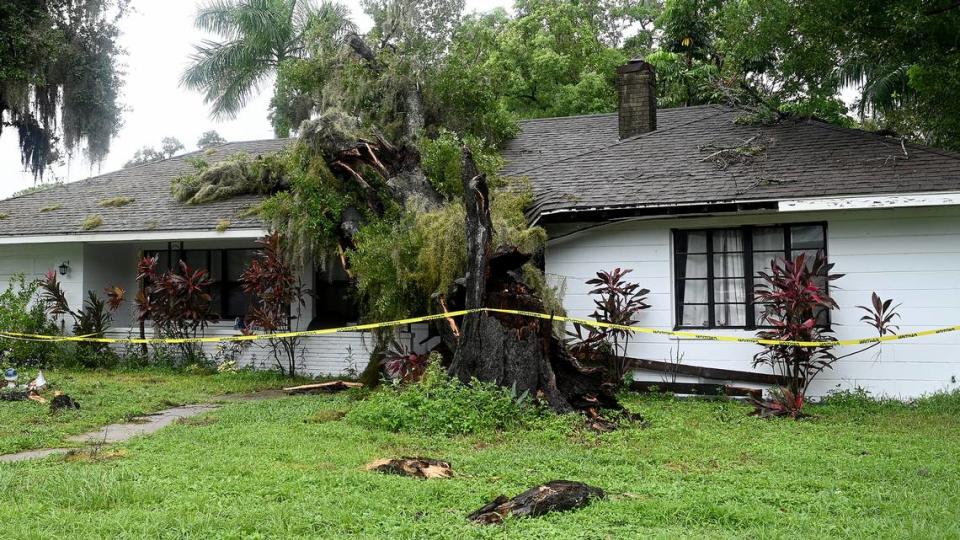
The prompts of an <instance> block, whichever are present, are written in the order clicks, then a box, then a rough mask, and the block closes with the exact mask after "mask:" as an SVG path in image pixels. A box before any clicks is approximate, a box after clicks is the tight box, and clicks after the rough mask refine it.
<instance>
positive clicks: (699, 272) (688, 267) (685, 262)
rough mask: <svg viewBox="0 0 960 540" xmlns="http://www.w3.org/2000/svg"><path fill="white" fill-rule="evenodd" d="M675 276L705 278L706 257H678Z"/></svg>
mask: <svg viewBox="0 0 960 540" xmlns="http://www.w3.org/2000/svg"><path fill="white" fill-rule="evenodd" d="M677 276H678V277H681V278H705V277H707V256H706V255H678V256H677Z"/></svg>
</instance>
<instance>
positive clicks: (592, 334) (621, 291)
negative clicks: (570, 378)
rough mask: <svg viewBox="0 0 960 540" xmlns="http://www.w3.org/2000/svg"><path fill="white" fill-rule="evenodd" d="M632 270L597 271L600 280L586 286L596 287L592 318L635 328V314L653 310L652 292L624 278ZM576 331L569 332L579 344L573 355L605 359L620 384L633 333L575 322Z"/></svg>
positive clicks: (572, 348)
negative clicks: (648, 298)
mask: <svg viewBox="0 0 960 540" xmlns="http://www.w3.org/2000/svg"><path fill="white" fill-rule="evenodd" d="M630 272H632V270H631V269H629V268H628V269H625V270H624V269H620V268H615V269H613V271H611V272H605V271H602V272H597V277H596V278H593V279H590V280H588V281H587V282H586V283H587V285H591V286H593V287H594V288H593V289H591V290H590V294H591V295H593V296H594V297H595V298H594V300H593V303H594V311H593V313H592V314H591V315H590V316H591V317H592V318H593V319H594V320H596V321H597V322H601V323H610V324H616V325H619V326H633V325H634V324H636V322H637V321H636V319H635V317H636V315H637V314H638V313H640V312H641V311H642V310H644V309H648V308H649V307H650V305H649V304H647V303H646V300H647V295H648V294H650V290H649V289H642V288H640V285H639V284H637V283H633V282H631V281H627V280H626V278H625V276H626V275H627V274H629V273H630ZM573 326H574V331H573V332H568V335H570V336H571V337H573V338H574V339H575V340H576V342H575V343H574V344H573V345H572V346H571V350H572V352H573V353H574V354H575V355H577V356H579V357H581V358H584V359H587V360H598V359H601V360H602V359H606V360H607V364H608V365H609V367H610V370H611V371H610V372H611V375H612V377H611V378H614V379H615V380H614V382H616V383H618V384H619V383H621V382H622V381H623V379H624V377H625V376H626V374H627V373H628V372H629V371H630V361H629V360H628V359H627V358H628V357H627V349H628V347H629V345H630V339H631V338H632V337H633V332H631V331H630V330H627V329H625V328H607V327H590V326H586V330H585V329H584V328H585V325H581V324H577V323H575V324H574V325H573Z"/></svg>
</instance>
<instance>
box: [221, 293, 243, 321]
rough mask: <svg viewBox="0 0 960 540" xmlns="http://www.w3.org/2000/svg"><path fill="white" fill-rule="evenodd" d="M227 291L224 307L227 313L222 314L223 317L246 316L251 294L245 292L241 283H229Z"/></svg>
mask: <svg viewBox="0 0 960 540" xmlns="http://www.w3.org/2000/svg"><path fill="white" fill-rule="evenodd" d="M226 291H227V302H226V307H225V308H224V310H225V313H224V314H223V315H222V316H223V318H224V319H234V318H236V317H243V316H245V315H246V314H247V309H248V308H249V307H250V296H249V295H247V293H245V292H243V289H242V288H241V287H240V285H227V286H226Z"/></svg>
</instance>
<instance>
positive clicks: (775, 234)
mask: <svg viewBox="0 0 960 540" xmlns="http://www.w3.org/2000/svg"><path fill="white" fill-rule="evenodd" d="M753 250H754V251H758V250H780V251H781V252H782V251H783V227H757V228H756V229H754V230H753Z"/></svg>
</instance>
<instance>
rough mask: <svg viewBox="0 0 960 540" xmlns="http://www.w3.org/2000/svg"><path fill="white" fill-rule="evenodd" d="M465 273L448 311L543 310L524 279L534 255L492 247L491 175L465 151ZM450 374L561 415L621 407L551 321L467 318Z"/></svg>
mask: <svg viewBox="0 0 960 540" xmlns="http://www.w3.org/2000/svg"><path fill="white" fill-rule="evenodd" d="M462 182H463V194H464V204H465V207H466V223H465V228H466V235H467V270H466V276H465V278H464V279H463V280H462V281H461V282H460V283H458V284H457V285H456V286H455V287H454V288H453V289H452V290H451V292H450V293H449V294H448V297H447V299H448V301H449V302H450V304H451V305H450V308H451V309H454V310H457V309H462V308H465V309H478V308H482V307H492V308H501V309H513V310H521V311H536V312H541V313H542V312H543V311H544V310H545V308H544V305H543V300H542V299H541V298H540V296H539V294H538V293H537V291H535V290H533V289H532V288H531V287H530V286H529V285H528V284H527V283H526V282H525V281H524V279H523V266H524V264H526V263H527V262H528V261H529V260H530V256H529V255H525V254H522V253H520V252H519V251H517V249H516V248H514V247H509V246H507V247H501V248H499V249H498V250H497V251H495V252H494V251H493V250H492V242H493V232H494V231H493V224H492V221H491V218H490V193H489V188H488V185H487V179H486V177H485V176H484V175H483V174H481V173H480V172H479V171H478V170H477V166H476V164H475V163H474V161H473V156H472V155H471V153H470V150H469V149H468V148H464V149H463V177H462ZM460 328H461V332H460V337H459V338H458V339H457V340H456V349H455V352H454V356H453V362H452V363H451V364H450V368H449V370H448V373H449V375H450V376H451V377H456V378H458V379H459V380H460V381H462V382H463V383H465V384H467V383H469V382H470V381H471V380H472V379H474V378H476V379H478V380H481V381H488V382H493V383H495V384H498V385H500V386H503V387H506V388H512V389H514V390H515V391H516V392H517V393H522V392H524V391H526V392H529V393H530V395H531V396H535V397H538V398H540V399H542V400H544V401H546V402H547V403H548V404H549V405H550V407H551V408H553V409H554V410H555V411H557V412H569V411H571V410H574V409H576V410H581V411H584V412H588V414H589V415H590V416H592V417H597V416H599V410H600V409H601V408H620V407H619V404H618V403H617V401H616V398H615V397H614V396H613V387H612V386H610V385H607V384H605V383H604V377H603V375H604V372H603V370H602V369H595V368H585V367H583V366H581V365H580V364H579V362H577V360H576V359H574V358H573V357H572V356H571V355H570V354H569V353H568V352H567V350H566V348H565V347H564V346H563V344H562V343H561V342H560V340H559V339H558V338H557V337H556V336H554V335H553V325H552V323H551V322H550V321H545V320H541V319H536V318H531V317H526V316H520V315H509V314H501V313H489V312H480V313H470V314H468V315H466V316H464V317H463V321H462V324H461V325H460Z"/></svg>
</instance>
